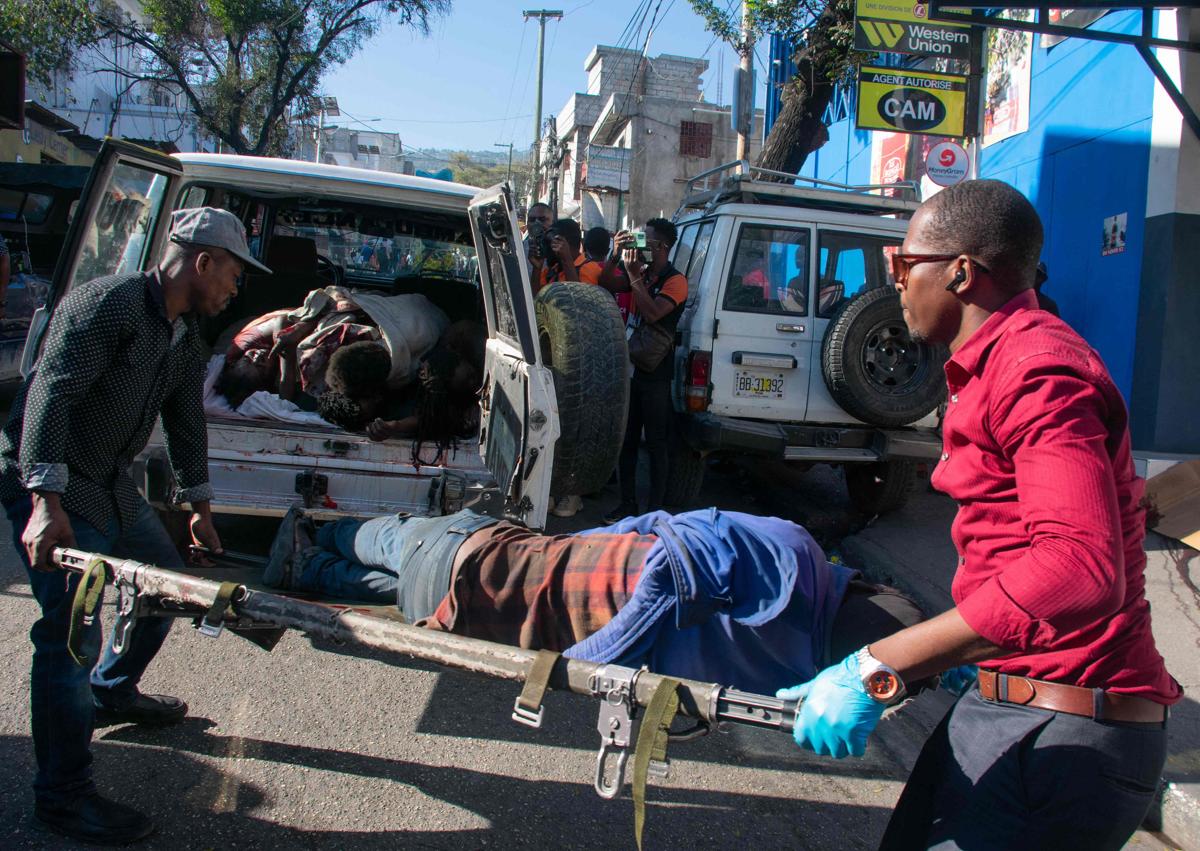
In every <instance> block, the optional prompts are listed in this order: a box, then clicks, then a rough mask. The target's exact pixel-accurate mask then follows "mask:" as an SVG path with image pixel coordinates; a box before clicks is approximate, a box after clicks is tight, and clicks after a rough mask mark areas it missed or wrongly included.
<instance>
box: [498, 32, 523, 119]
mask: <svg viewBox="0 0 1200 851" xmlns="http://www.w3.org/2000/svg"><path fill="white" fill-rule="evenodd" d="M527 32H529V21H528V20H526V21H524V22H523V23H522V24H521V46H520V47H518V48H517V61H516V62H515V63H514V64H513V73H512V80H510V81H509V83H508V100H506V101H505V102H504V115H505V126H504V127H502V128H500V135H501V136H504V134H505V133H507V132H508V117H509V114H510V111H511V110H512V96H513V89H515V88H516V87H517V74H518V73H520V71H521V57H522V56H524V55H525V34H526V33H527ZM514 120H515V119H514ZM509 141H510V142H511V141H512V140H511V139H510V140H509Z"/></svg>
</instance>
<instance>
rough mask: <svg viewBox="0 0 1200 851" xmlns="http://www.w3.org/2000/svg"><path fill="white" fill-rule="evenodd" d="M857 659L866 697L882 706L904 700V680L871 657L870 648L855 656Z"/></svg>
mask: <svg viewBox="0 0 1200 851" xmlns="http://www.w3.org/2000/svg"><path fill="white" fill-rule="evenodd" d="M855 656H856V657H857V658H858V673H859V675H860V676H861V677H862V684H863V689H864V690H865V691H866V692H867V695H868V696H869V697H870V698H871V699H872V700H875V701H877V702H879V703H882V704H883V705H884V706H891V705H892V704H894V703H899V702H900V701H901V700H903V699H904V695H905V688H904V680H903V679H901V678H900V675H899V674H898V673H896V671H895V670H894V669H893V668H890V667H888V666H887V665H885V664H883V663H882V662H880V661H879V660H878V659H876V658H875V657H874V656H872V655H871V648H870V646H867V647H864V648H863V649H862V650H859V651H858V653H856V654H855Z"/></svg>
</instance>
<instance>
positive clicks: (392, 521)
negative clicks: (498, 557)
mask: <svg viewBox="0 0 1200 851" xmlns="http://www.w3.org/2000/svg"><path fill="white" fill-rule="evenodd" d="M495 523H496V520H495V518H492V517H487V516H484V515H481V514H476V513H475V512H474V511H471V510H470V509H464V510H462V511H459V512H458V513H456V514H449V515H446V516H445V517H411V516H409V515H406V514H400V515H396V514H390V515H387V516H385V517H376V518H374V519H372V520H367V521H365V522H364V521H362V520H354V519H352V518H348V517H347V518H343V519H342V520H338V521H337V522H336V523H326V524H325V525H324V526H322V527H321V528H320V529H318V530H317V536H316V544H317V546H318V547H320V550H319V551H317V552H314V553H311V554H309V555H308V556H307V557H306V558H304V559H302V560H301V563H300V564H298V565H297V567H296V571H295V573H294V576H293V579H292V587H293V588H295V589H297V590H301V591H312V592H315V593H318V594H328V595H330V596H332V597H342V598H346V599H351V600H363V601H366V602H371V603H377V604H388V603H395V604H396V605H398V606H399V607H400V610H401V611H402V612H403V613H404V616H405V617H406V618H407V619H408V620H409V621H419V620H421V619H423V618H427V617H429V616H430V615H432V614H433V613H434V612H435V611H436V610H437V607H438V604H439V603H440V602H441V600H442V598H443V597H445V596H446V593H447V592H448V591H449V590H450V575H451V572H452V568H453V566H454V555H455V553H456V552H458V547H459V545H460V544H462V542H463V541H465V540H466V539H467V538H468V537H470V536H471V535H472V534H473V533H474V532H476V531H478V530H480V529H482V528H484V527H486V526H491V525H493V524H495Z"/></svg>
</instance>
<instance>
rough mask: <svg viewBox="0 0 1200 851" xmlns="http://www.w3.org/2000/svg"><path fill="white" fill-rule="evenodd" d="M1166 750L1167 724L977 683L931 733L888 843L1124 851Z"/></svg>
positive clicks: (891, 848)
mask: <svg viewBox="0 0 1200 851" xmlns="http://www.w3.org/2000/svg"><path fill="white" fill-rule="evenodd" d="M1166 753H1167V731H1166V728H1165V726H1164V725H1161V724H1119V723H1115V722H1104V721H1093V720H1092V719H1090V718H1083V717H1081V716H1078V715H1067V714H1065V713H1061V712H1050V711H1047V710H1045V709H1035V708H1030V707H1024V706H1015V705H1013V704H1007V703H991V702H989V701H986V700H984V699H983V698H982V697H980V695H979V691H978V689H973V690H972V691H969V692H967V694H966V695H964V696H963V698H962V699H961V700H959V701H958V702H957V703H956V704H955V705H954V707H953V708H952V709H951V710H950V712H948V713H947V714H946V717H945V718H944V719H943V720H942V723H941V724H940V725H938V728H937V729H936V730H935V731H934V733H933V735H932V736H930V738H929V741H928V742H926V743H925V747H924V749H922V751H921V755H920V756H919V757H918V758H917V764H916V765H915V766H914V767H913V771H912V774H911V776H910V777H909V779H908V783H907V784H906V785H905V787H904V791H903V793H901V795H900V800H899V801H898V802H897V804H896V810H895V812H893V813H892V819H891V821H890V822H889V823H888V827H887V832H886V833H885V834H884V837H883V841H882V842H881V843H880V848H881V849H887V851H899V849H903V851H907V849H921V848H937V849H954V848H962V849H968V850H969V851H980V849H982V851H990V850H991V849H996V851H1000V849H1012V848H1021V849H1047V851H1050V849H1053V851H1066V849H1074V848H1078V849H1088V851H1101V849H1110V848H1111V849H1119V848H1121V847H1122V846H1123V845H1124V844H1125V842H1126V841H1127V840H1128V839H1129V837H1130V836H1132V835H1133V833H1134V831H1136V830H1137V829H1138V826H1139V825H1140V824H1141V823H1142V820H1143V819H1144V818H1145V816H1146V813H1147V811H1148V810H1149V809H1150V804H1151V803H1152V801H1153V800H1154V795H1155V792H1156V791H1157V789H1158V783H1159V779H1160V778H1161V776H1162V769H1163V763H1164V762H1165V761H1166Z"/></svg>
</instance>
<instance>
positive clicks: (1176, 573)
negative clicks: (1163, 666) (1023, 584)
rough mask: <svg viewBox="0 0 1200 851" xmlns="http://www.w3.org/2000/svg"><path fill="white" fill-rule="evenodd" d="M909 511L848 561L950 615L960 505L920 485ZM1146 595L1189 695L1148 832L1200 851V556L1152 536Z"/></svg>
mask: <svg viewBox="0 0 1200 851" xmlns="http://www.w3.org/2000/svg"><path fill="white" fill-rule="evenodd" d="M918 487H919V488H920V492H919V493H918V494H916V495H914V498H913V499H912V500H910V501H909V503H908V505H906V506H905V507H904V508H903V509H902V510H900V511H898V512H896V513H894V514H891V515H888V516H886V517H881V518H878V519H877V520H876V521H875V522H874V523H873V524H872V525H870V526H868V527H867V528H866V529H864V530H863V531H861V532H859V533H858V534H856V535H852V536H850V537H848V538H846V539H845V540H843V541H842V545H841V556H842V559H843V560H844V561H845V563H846V564H847V565H850V566H852V567H856V568H858V569H860V570H862V571H863V572H865V573H867V574H869V575H870V577H871V578H872V579H874V580H876V581H879V582H887V583H889V584H893V585H895V586H897V587H898V588H900V589H902V590H904V591H907V592H908V593H910V594H912V595H913V596H914V597H916V598H917V600H918V602H920V603H921V605H922V606H923V607H925V609H926V611H928V612H930V613H937V612H941V611H944V610H946V609H948V608H950V607H951V606H952V605H953V603H952V601H951V598H950V582H951V579H952V577H953V575H954V568H955V565H956V562H957V554H956V552H955V550H954V545H953V544H952V543H951V541H950V523H951V521H952V520H953V519H954V511H955V506H954V503H953V502H952V501H951V500H950V499H948V498H947V497H945V496H942V495H941V494H937V493H932V492H929V491H927V490H926V483H924V482H922V483H921V484H920V485H918ZM1146 556H1147V559H1148V562H1147V565H1146V596H1147V598H1148V599H1149V600H1150V606H1151V609H1152V611H1153V618H1154V635H1155V638H1156V640H1157V643H1158V649H1159V651H1160V652H1161V653H1162V654H1163V657H1164V658H1165V659H1166V662H1167V668H1168V669H1169V670H1170V672H1171V673H1172V674H1173V675H1174V676H1175V678H1176V679H1177V680H1179V682H1180V683H1181V684H1182V685H1183V688H1184V691H1185V692H1186V695H1185V697H1184V699H1183V701H1181V702H1180V703H1179V704H1178V705H1176V706H1175V707H1173V708H1172V710H1171V720H1170V731H1169V749H1168V754H1169V755H1168V757H1167V766H1166V770H1165V772H1164V789H1163V792H1162V799H1161V805H1160V808H1159V811H1158V812H1155V811H1152V812H1151V814H1150V817H1148V818H1147V822H1146V826H1147V827H1148V828H1149V829H1151V830H1158V831H1161V832H1162V833H1163V834H1165V835H1166V836H1167V837H1168V838H1170V839H1171V840H1172V841H1173V842H1175V843H1176V844H1178V845H1180V846H1181V847H1182V848H1184V849H1186V851H1200V703H1198V702H1197V701H1200V554H1198V553H1197V552H1196V551H1195V550H1190V549H1187V548H1185V547H1183V545H1182V544H1180V543H1179V542H1178V541H1173V540H1170V539H1168V538H1164V537H1162V536H1161V535H1157V534H1155V533H1153V532H1151V533H1149V535H1148V536H1147V538H1146Z"/></svg>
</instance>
